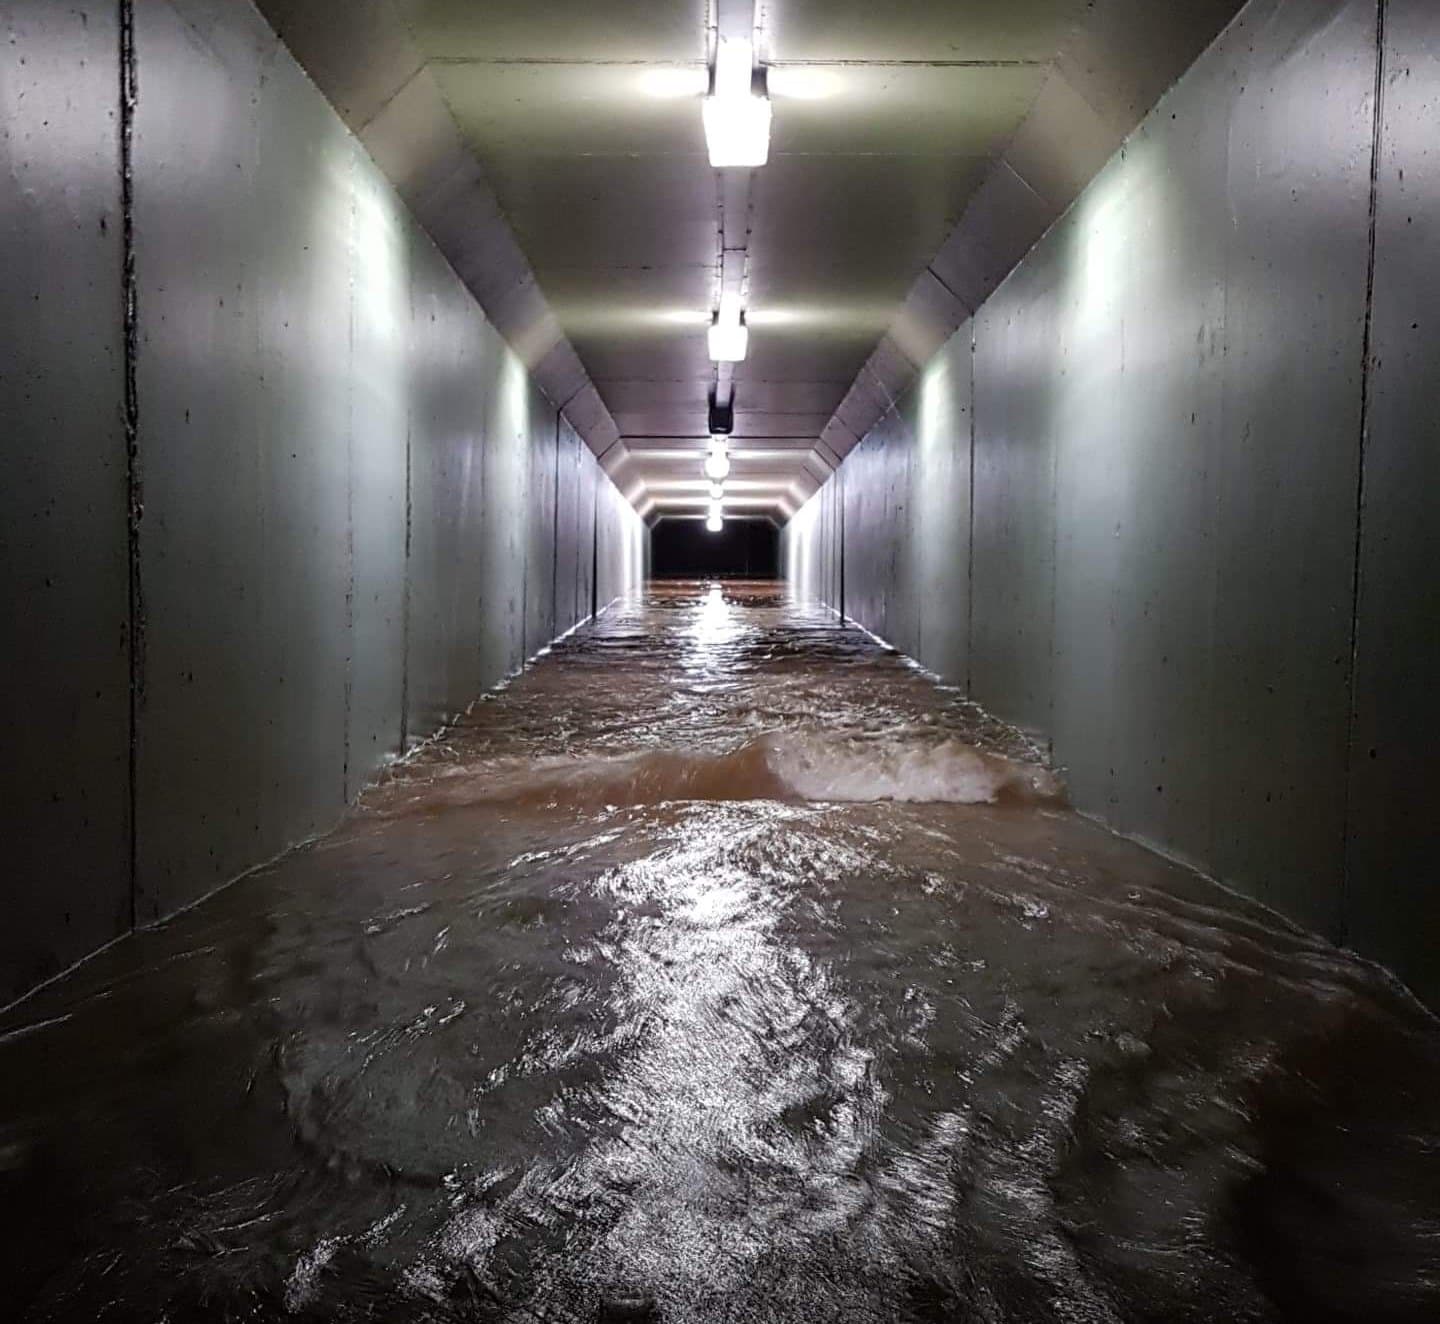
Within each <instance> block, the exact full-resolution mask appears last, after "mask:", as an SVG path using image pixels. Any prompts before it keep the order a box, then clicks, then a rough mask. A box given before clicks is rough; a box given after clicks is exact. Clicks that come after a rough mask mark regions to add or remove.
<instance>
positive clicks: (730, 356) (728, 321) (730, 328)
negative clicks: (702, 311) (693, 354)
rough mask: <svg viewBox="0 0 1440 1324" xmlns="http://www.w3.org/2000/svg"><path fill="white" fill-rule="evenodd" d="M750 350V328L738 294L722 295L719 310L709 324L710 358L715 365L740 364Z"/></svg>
mask: <svg viewBox="0 0 1440 1324" xmlns="http://www.w3.org/2000/svg"><path fill="white" fill-rule="evenodd" d="M749 350H750V328H749V327H748V326H746V325H745V311H744V309H743V308H742V307H741V306H740V296H739V295H738V294H722V295H721V296H720V310H719V312H717V313H716V314H715V320H714V321H712V322H711V323H710V358H711V360H712V361H713V362H715V363H740V362H741V361H742V360H743V359H744V358H745V355H746V354H747V353H748V352H749Z"/></svg>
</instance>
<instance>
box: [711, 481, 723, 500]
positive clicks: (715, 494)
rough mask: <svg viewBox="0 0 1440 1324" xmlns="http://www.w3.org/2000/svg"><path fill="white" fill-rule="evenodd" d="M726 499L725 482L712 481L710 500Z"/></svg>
mask: <svg viewBox="0 0 1440 1324" xmlns="http://www.w3.org/2000/svg"><path fill="white" fill-rule="evenodd" d="M724 499H725V484H724V483H711V484H710V500H711V501H723V500H724Z"/></svg>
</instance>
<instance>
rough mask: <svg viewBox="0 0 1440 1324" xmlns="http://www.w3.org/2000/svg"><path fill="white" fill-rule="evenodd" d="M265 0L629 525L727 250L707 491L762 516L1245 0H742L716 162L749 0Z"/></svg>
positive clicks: (922, 355)
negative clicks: (768, 118)
mask: <svg viewBox="0 0 1440 1324" xmlns="http://www.w3.org/2000/svg"><path fill="white" fill-rule="evenodd" d="M261 8H262V9H264V10H265V11H266V13H267V16H269V17H270V19H271V21H272V23H274V24H275V26H276V28H277V30H278V31H279V32H280V33H281V35H282V37H284V38H285V39H286V41H287V42H288V43H289V45H290V46H291V49H292V50H293V51H294V53H295V54H296V56H297V58H299V59H300V61H301V63H302V64H304V65H305V66H306V68H307V69H308V70H309V72H310V73H311V75H312V77H314V78H315V79H316V81H317V83H318V84H319V85H320V86H321V88H322V90H324V91H326V93H327V94H328V95H329V96H330V97H331V100H332V101H333V102H334V103H335V104H336V106H337V108H338V109H339V110H340V111H341V113H342V115H345V117H346V118H347V120H348V121H349V122H350V123H351V126H352V128H355V130H356V132H357V133H359V134H360V136H361V137H362V139H364V141H365V142H366V145H367V146H368V147H370V149H371V151H372V154H373V155H375V156H376V159H377V160H378V161H379V162H380V164H381V166H382V168H384V169H386V170H387V172H388V173H389V174H390V175H391V178H392V179H395V180H396V182H397V184H398V185H399V186H400V188H401V192H402V194H404V195H405V196H406V198H407V201H409V202H410V203H411V205H412V207H413V208H414V209H415V210H416V211H417V214H418V215H419V217H420V219H421V221H422V223H424V224H426V225H427V228H429V229H430V231H431V233H432V234H433V235H434V236H435V237H436V240H437V242H438V243H439V244H440V246H441V248H442V249H443V250H444V251H446V253H447V255H449V256H450V258H451V261H452V262H453V263H454V264H455V266H456V269H457V270H458V271H459V272H460V274H461V276H462V278H465V279H466V280H467V282H468V283H470V285H471V287H472V289H474V290H475V292H476V294H477V297H478V298H479V299H480V301H481V303H482V305H483V306H485V308H486V310H487V312H488V313H489V314H490V316H491V317H492V320H495V321H496V323H497V325H498V326H499V327H500V329H501V331H502V332H504V333H505V334H506V335H507V336H508V337H509V338H510V339H511V341H512V343H514V344H516V346H517V348H518V349H519V350H520V352H521V354H522V356H523V357H524V358H525V359H526V361H527V363H528V364H530V366H531V367H532V369H534V370H535V371H536V373H537V376H538V377H539V379H540V382H541V385H542V386H543V387H544V388H545V389H546V390H547V391H548V392H549V393H550V394H551V396H552V398H554V399H556V401H557V403H559V404H561V405H562V406H564V407H565V409H566V412H567V414H568V415H569V416H570V417H571V419H572V421H573V422H574V423H575V424H576V426H577V427H578V428H579V429H580V431H581V433H582V435H584V436H585V437H586V440H587V441H588V442H589V443H590V445H591V446H592V448H594V449H595V451H596V452H597V454H600V455H601V456H602V460H603V462H604V463H605V465H606V467H607V469H608V470H609V471H610V472H611V474H612V476H613V477H615V479H616V481H617V482H618V483H619V484H620V486H621V487H622V490H624V491H626V493H627V495H629V496H630V498H631V499H632V500H633V501H634V502H635V504H636V505H637V507H639V508H640V509H641V510H642V512H644V513H646V514H648V515H651V516H652V517H653V516H659V515H665V514H681V513H698V512H699V511H700V510H701V508H702V506H703V501H704V496H705V484H704V483H703V481H702V478H701V473H700V460H701V457H702V455H703V451H704V448H705V442H706V437H707V433H708V429H707V425H706V424H707V406H708V398H709V393H710V390H711V388H712V386H713V385H714V383H715V369H714V365H712V364H711V363H710V361H709V358H708V355H707V353H706V344H705V328H706V324H707V322H708V315H709V310H710V309H711V308H712V307H713V306H714V303H715V301H716V297H717V289H718V283H719V278H720V269H721V253H722V249H725V248H729V249H736V248H740V249H744V250H745V252H746V255H747V258H748V261H747V264H746V272H747V275H746V282H747V291H748V298H747V308H748V317H749V322H750V326H751V346H750V353H749V356H748V358H747V359H746V360H745V362H744V363H742V364H739V365H737V366H736V369H735V371H734V386H733V389H734V400H735V410H736V416H735V423H736V426H735V438H734V441H733V443H732V447H731V450H732V458H733V469H732V475H731V480H730V482H729V483H728V485H727V487H728V491H727V498H728V500H729V504H730V505H731V506H732V507H733V508H734V509H735V510H736V512H737V513H744V512H751V511H753V512H755V513H760V514H767V515H771V516H773V517H776V518H781V519H783V518H786V517H788V515H789V514H791V513H793V511H794V510H795V509H796V508H798V506H799V505H800V504H802V503H803V501H804V500H805V499H807V498H808V496H809V495H810V494H811V493H813V492H814V491H815V490H816V488H817V487H818V486H819V484H820V483H822V482H823V481H824V479H825V477H826V476H827V475H828V473H829V472H830V471H831V470H832V468H833V466H834V465H835V464H836V463H838V461H839V459H840V458H842V457H843V456H844V454H845V453H846V452H847V451H848V450H849V448H850V447H851V446H853V445H854V444H855V443H856V441H857V440H858V439H859V438H860V437H862V436H863V435H864V433H865V432H866V431H868V429H869V427H870V426H871V425H873V423H874V422H875V421H876V419H878V417H879V416H880V415H881V414H882V413H883V412H884V411H885V409H887V408H888V407H889V406H890V404H891V403H892V402H893V400H894V398H895V397H896V395H897V394H899V393H900V392H901V391H902V390H903V389H904V387H905V386H906V385H907V384H908V382H909V380H910V379H911V378H912V377H913V375H914V373H915V371H916V370H917V369H918V367H919V366H920V365H921V364H923V362H924V361H925V360H926V359H927V358H928V357H929V356H930V354H932V353H933V352H934V350H935V349H937V348H938V347H939V345H940V344H941V343H943V341H944V339H945V338H946V337H947V336H948V335H949V334H951V333H952V332H953V330H954V329H955V328H956V327H958V326H959V325H960V324H961V323H962V322H963V321H964V320H965V318H966V317H967V316H968V315H969V314H970V313H971V312H972V311H973V310H974V309H975V308H976V307H978V305H979V304H980V302H982V301H983V299H984V298H985V297H986V295H988V294H989V293H990V291H991V290H993V288H994V287H995V285H996V284H998V283H999V281H1000V280H1001V279H1003V277H1004V275H1005V274H1006V273H1008V271H1009V270H1010V269H1011V267H1013V265H1014V263H1015V262H1016V261H1017V260H1018V259H1019V258H1020V257H1022V256H1023V255H1024V253H1025V252H1026V251H1028V249H1029V247H1030V246H1031V244H1033V243H1034V241H1035V240H1036V239H1038V238H1039V237H1040V235H1041V234H1042V233H1043V232H1044V230H1045V229H1046V228H1048V226H1049V225H1050V224H1051V223H1052V222H1053V221H1054V220H1055V219H1056V218H1058V216H1059V215H1060V214H1061V213H1063V211H1064V210H1065V208H1066V207H1067V206H1068V205H1069V203H1070V202H1071V201H1072V200H1073V198H1074V197H1075V196H1076V194H1077V193H1078V192H1079V190H1080V189H1081V188H1082V187H1083V186H1084V184H1085V183H1086V182H1087V181H1088V180H1089V179H1090V178H1091V177H1092V176H1093V174H1094V172H1095V171H1096V170H1097V169H1098V168H1099V166H1100V165H1102V164H1103V163H1104V161H1105V160H1107V159H1108V158H1109V156H1110V155H1111V154H1112V153H1113V151H1114V150H1115V149H1116V147H1117V146H1118V145H1119V144H1120V142H1121V141H1122V140H1123V137H1124V135H1125V134H1127V133H1128V132H1129V131H1130V130H1131V129H1132V128H1133V127H1134V125H1135V124H1136V123H1137V122H1138V121H1139V119H1140V118H1141V117H1142V116H1143V115H1144V113H1145V111H1146V110H1148V109H1149V107H1150V106H1151V105H1152V104H1153V103H1154V101H1155V100H1156V99H1157V98H1158V97H1159V95H1160V94H1161V93H1162V92H1163V91H1164V90H1165V88H1166V87H1168V86H1169V84H1170V83H1171V82H1173V81H1174V79H1175V78H1176V77H1178V75H1179V74H1180V73H1181V72H1183V71H1184V69H1185V68H1186V67H1188V65H1189V64H1190V62H1191V61H1192V60H1193V59H1194V57H1195V56H1196V55H1198V54H1199V52H1200V51H1201V50H1202V49H1203V48H1204V46H1205V45H1206V44H1208V42H1209V41H1210V40H1211V39H1213V37H1214V36H1215V35H1216V33H1218V31H1219V30H1220V28H1221V27H1223V25H1224V23H1225V22H1226V21H1228V19H1229V18H1230V17H1232V16H1233V14H1234V13H1235V12H1236V11H1237V10H1238V9H1239V8H1240V0H1186V4H1184V5H1155V4H1153V3H1151V2H1150V0H963V2H962V0H887V2H886V3H884V4H877V3H874V0H759V3H758V5H755V6H754V8H753V23H754V28H755V35H756V43H757V51H758V54H759V55H760V58H761V60H762V61H763V62H764V63H765V65H766V66H767V68H768V73H769V89H770V94H771V97H772V100H773V103H774V107H775V121H774V132H773V141H772V150H771V157H770V162H769V164H768V165H766V166H765V167H763V168H761V169H759V170H756V171H754V172H747V171H739V172H733V171H725V172H720V171H715V170H712V169H711V168H710V166H709V164H708V160H707V157H706V150H705V141H704V136H703V133H702V129H701V123H700V99H701V96H702V95H703V93H704V90H705V87H706V67H707V65H706V62H707V53H708V51H709V50H710V48H711V42H712V37H713V32H714V29H715V25H716V23H717V20H718V21H719V22H721V23H731V24H733V23H735V22H736V21H737V19H736V15H737V12H741V11H742V9H743V21H744V23H745V25H746V26H747V27H748V26H749V24H750V23H751V22H752V17H751V15H752V8H751V6H750V5H748V4H745V3H744V0H606V2H605V3H603V4H597V3H595V0H355V3H352V4H348V5H347V6H346V7H345V20H344V23H343V24H337V23H336V22H335V9H334V6H333V5H331V4H329V3H325V2H324V0H261ZM1157 11H1158V12H1157ZM1176 11H1184V12H1183V13H1179V12H1176ZM737 176H739V177H741V178H740V179H737V178H736V177H737Z"/></svg>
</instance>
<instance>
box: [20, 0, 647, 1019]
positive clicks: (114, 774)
mask: <svg viewBox="0 0 1440 1324" xmlns="http://www.w3.org/2000/svg"><path fill="white" fill-rule="evenodd" d="M117 10H118V6H116V5H107V6H98V7H97V6H85V7H83V12H82V7H77V6H68V5H57V4H53V3H51V2H50V0H12V2H11V3H10V4H8V5H7V6H6V7H5V24H6V26H7V28H8V33H7V35H9V36H12V37H14V38H16V40H14V41H9V42H0V123H3V125H4V127H5V133H4V135H3V137H0V175H3V187H4V190H5V199H4V201H5V205H4V206H3V207H0V253H3V255H4V261H3V265H0V320H3V322H4V324H5V325H7V326H9V327H11V328H15V327H23V328H24V334H23V336H16V335H11V336H9V337H7V342H6V343H7V348H6V355H5V360H4V362H0V420H3V429H4V431H5V433H6V436H7V443H8V444H7V447H6V456H7V472H6V479H5V482H4V484H3V488H0V491H3V497H0V500H3V503H4V519H3V524H0V527H3V530H4V535H3V544H0V592H3V593H4V594H5V595H6V601H5V604H4V608H5V612H4V614H5V619H6V620H7V622H14V623H16V628H13V629H7V633H9V634H10V639H9V641H8V642H7V645H6V650H7V659H8V663H9V665H8V667H7V673H8V676H7V678H8V684H9V685H10V687H11V690H12V697H14V698H16V699H17V700H18V701H17V702H15V703H12V704H7V705H6V712H7V716H6V718H5V726H4V729H3V746H4V755H5V756H4V774H3V775H4V779H5V782H4V787H3V802H4V809H3V815H4V819H5V839H6V841H7V842H8V843H9V844H8V847H7V859H6V862H5V875H6V886H5V923H4V924H3V926H0V980H3V982H0V1002H4V1001H6V1000H8V998H9V997H10V996H12V995H15V994H18V993H20V992H22V991H23V990H24V989H26V988H28V987H31V986H32V985H34V984H35V983H37V982H39V981H40V980H42V979H44V978H45V977H46V976H48V975H50V974H53V973H55V972H57V971H59V970H60V969H62V968H63V967H64V966H65V965H67V964H69V963H70V962H72V961H73V960H75V959H76V958H78V957H80V956H82V955H84V954H85V953H87V952H89V951H92V950H93V949H95V948H96V947H98V946H100V945H101V944H103V943H105V942H106V941H108V940H109V939H112V938H114V937H116V936H118V935H120V934H121V933H124V932H125V931H127V930H128V929H129V928H130V927H131V926H132V924H133V923H135V922H139V923H145V922H148V921H150V920H153V919H155V918H157V917H159V916H162V915H165V914H167V913H169V912H172V911H174V910H175V909H176V908H178V907H180V906H183V905H185V904H186V903H188V902H191V901H193V900H195V899H196V898H197V897H199V896H200V895H203V894H204V893H206V892H208V891H210V890H212V889H213V888H214V887H216V886H217V885H219V884H220V883H222V882H224V881H225V880H227V879H229V878H232V877H234V876H235V875H236V874H237V873H239V872H241V871H243V870H244V869H246V868H249V867H251V866H253V865H255V864H257V863H259V862H260V861H262V860H264V859H266V858H268V857H270V856H272V855H274V854H276V853H277V852H279V851H280V850H282V849H283V848H285V847H286V846H287V845H289V844H291V843H293V842H296V841H298V840H300V839H303V838H305V837H307V836H309V835H311V834H313V833H316V832H319V831H321V830H323V829H325V828H327V827H328V826H330V825H331V824H332V823H334V822H335V820H336V819H337V818H338V816H339V815H340V814H341V812H342V811H343V809H344V807H345V805H346V803H347V801H348V800H350V799H351V798H353V797H354V796H355V794H356V793H357V792H358V790H359V789H360V788H361V787H363V786H364V785H365V783H366V782H367V781H368V780H369V779H371V778H372V777H373V776H374V775H375V773H376V771H377V770H378V769H379V768H380V766H381V765H382V763H383V762H384V761H385V760H386V759H387V758H389V757H391V756H393V755H394V754H396V753H397V752H398V751H400V750H401V749H403V748H405V747H406V746H407V745H408V744H411V743H413V742H414V741H416V740H418V739H420V738H423V737H424V736H426V735H428V734H430V733H431V732H433V731H434V730H435V729H436V728H437V727H438V726H439V725H441V724H442V723H443V722H444V721H445V720H446V719H447V718H448V717H450V716H452V715H454V714H456V713H457V712H459V711H460V710H461V709H463V708H464V707H465V706H466V705H467V704H468V703H470V701H471V700H473V699H474V698H475V697H476V696H477V695H478V694H479V693H481V692H482V691H484V690H485V689H486V688H487V687H488V686H490V685H492V684H494V683H495V682H497V681H499V680H500V679H502V678H503V677H504V676H505V675H506V674H507V673H508V672H510V671H512V670H514V669H515V668H516V667H517V666H519V664H520V663H521V661H522V660H523V659H524V658H525V657H526V656H527V655H529V654H531V653H534V652H535V651H536V650H537V649H539V648H540V647H542V646H543V645H544V644H545V643H546V642H547V641H549V640H550V639H551V638H552V637H553V636H555V635H557V634H559V633H561V632H563V631H564V630H566V629H568V628H569V627H570V626H572V625H574V624H575V623H576V622H577V621H579V620H581V619H582V618H584V617H585V616H587V615H589V614H590V612H591V610H592V606H593V605H597V604H598V605H599V606H604V605H605V604H606V603H608V602H609V601H610V600H611V599H613V598H615V597H616V596H618V595H620V594H622V593H624V592H626V591H627V590H628V589H629V588H632V587H634V586H635V585H636V584H637V582H638V580H639V577H640V574H641V571H642V557H643V539H644V532H643V529H642V526H641V525H640V523H639V520H638V518H637V517H636V516H635V514H634V512H633V511H632V510H631V508H630V507H629V505H628V504H626V503H625V502H624V501H623V500H622V499H621V497H620V495H619V493H618V492H617V491H616V490H615V489H614V487H613V486H612V484H611V483H610V481H609V479H608V478H606V477H605V476H604V475H603V474H602V473H601V472H600V470H599V467H598V465H597V464H596V462H595V459H594V457H593V456H592V455H591V453H590V451H589V450H588V449H587V448H586V447H585V446H584V445H583V444H582V443H581V442H580V440H579V439H578V437H577V436H576V434H575V433H574V432H573V430H571V428H570V427H569V425H568V424H567V423H565V422H564V421H563V420H559V419H558V416H557V411H556V409H555V407H554V405H553V404H552V403H550V402H549V401H548V400H546V399H545V398H544V397H543V396H542V395H541V394H540V393H539V391H538V390H537V389H536V388H535V387H534V385H533V384H532V382H531V381H530V379H529V377H528V376H527V374H526V372H525V370H524V368H523V366H522V365H521V364H520V362H519V361H518V360H517V359H516V358H515V356H514V355H513V354H512V353H511V352H510V351H509V350H508V349H507V347H506V346H505V344H504V342H503V341H502V340H501V339H500V337H499V335H498V334H497V333H496V332H495V331H494V329H493V328H492V327H491V326H490V325H489V324H488V323H487V321H486V320H485V318H484V316H483V315H482V314H481V312H480V310H479V308H478V307H477V305H476V304H475V303H474V301H473V300H472V298H471V297H470V295H469V294H468V293H467V292H466V290H465V289H464V287H463V286H462V285H461V283H460V281H459V279H458V278H457V277H456V275H455V274H454V273H453V272H452V271H451V269H450V268H449V267H448V266H447V265H446V263H445V261H444V260H443V259H442V258H441V257H440V255H439V254H438V252H437V251H436V250H435V248H434V247H433V246H432V244H431V243H430V241H429V239H428V238H427V237H426V236H425V234H424V233H423V232H422V231H421V230H420V229H419V228H418V226H417V225H416V224H415V223H414V221H413V220H412V219H411V217H410V216H409V215H408V214H407V212H406V211H405V209H404V208H403V206H402V205H401V204H400V203H399V202H398V201H397V199H396V197H395V195H394V193H393V191H392V190H391V188H390V186H389V184H388V183H386V182H385V181H384V179H383V178H382V176H381V175H380V173H379V171H378V170H377V169H376V168H375V166H374V165H373V164H372V163H371V161H370V160H369V159H368V157H367V156H366V155H365V154H364V152H363V151H362V150H361V148H360V147H359V146H358V145H357V144H356V142H355V141H354V139H353V138H352V137H351V136H350V135H349V133H348V132H347V131H346V130H345V129H344V128H343V126H342V125H341V123H340V121H339V119H338V118H337V117H336V116H335V114H334V113H333V112H332V111H331V109H330V108H329V106H328V104H327V103H326V102H325V100H324V99H323V98H322V97H321V96H320V94H319V93H318V92H317V91H316V90H315V88H314V87H313V86H312V85H311V84H310V82H309V81H308V80H307V79H306V78H305V77H304V75H303V74H302V73H301V72H300V71H299V69H298V67H297V66H296V65H295V64H294V62H293V61H292V60H291V59H290V57H289V55H288V54H287V53H286V52H285V50H284V48H283V47H282V46H281V45H280V43H279V42H278V41H277V39H276V38H275V36H274V34H273V33H272V32H271V31H270V29H269V28H268V27H267V26H266V25H265V24H264V23H263V21H262V20H261V19H260V18H259V17H258V15H257V14H256V13H255V12H254V11H253V10H252V9H251V8H250V6H248V5H243V4H233V3H225V2H224V0H169V2H167V3H161V2H160V0H141V2H140V3H138V4H136V6H135V18H136V53H137V56H138V62H137V64H138V69H139V71H140V82H139V97H138V101H137V104H136V111H135V118H134V135H133V176H132V177H133V208H132V211H131V215H130V217H129V222H130V225H131V226H132V228H133V236H134V253H135V314H136V315H135V318H134V319H133V321H132V322H131V323H130V325H131V327H132V329H133V339H134V345H133V348H134V355H133V362H134V365H135V391H134V395H133V400H134V402H135V406H136V414H135V421H136V424H137V428H136V433H135V441H136V452H135V463H134V465H133V467H132V466H131V465H130V464H128V463H127V445H126V437H127V433H126V417H127V415H126V391H125V375H126V362H127V355H126V334H127V331H126V329H127V318H126V316H125V296H124V284H123V282H122V270H123V255H124V251H125V249H124V235H125V229H126V222H127V217H126V215H125V208H124V205H123V199H122V190H121V187H120V172H119V170H118V169H117V165H118V162H119V161H120V159H121V141H120V138H121V116H120V114H119V87H120V71H119V67H118V49H119V40H118V37H119V34H118V32H117V30H116V22H117V19H116V12H117ZM132 491H133V496H134V499H135V501H136V503H137V504H136V513H137V515H138V518H137V519H136V520H135V521H134V533H135V537H136V541H135V545H134V548H133V551H134V555H133V557H132V556H130V555H128V554H127V547H128V544H129V540H130V533H131V529H130V524H131V521H130V520H129V518H128V515H127V512H128V510H129V507H130V502H131V496H132ZM142 512H143V513H142ZM132 572H133V584H132ZM132 587H133V590H134V607H133V610H132V601H131V595H132ZM132 682H133V687H134V688H133V694H132ZM132 702H133V706H134V723H133V731H134V739H133V741H132V739H131V730H132V722H131V708H132Z"/></svg>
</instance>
